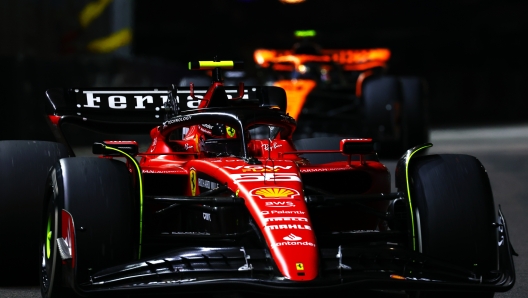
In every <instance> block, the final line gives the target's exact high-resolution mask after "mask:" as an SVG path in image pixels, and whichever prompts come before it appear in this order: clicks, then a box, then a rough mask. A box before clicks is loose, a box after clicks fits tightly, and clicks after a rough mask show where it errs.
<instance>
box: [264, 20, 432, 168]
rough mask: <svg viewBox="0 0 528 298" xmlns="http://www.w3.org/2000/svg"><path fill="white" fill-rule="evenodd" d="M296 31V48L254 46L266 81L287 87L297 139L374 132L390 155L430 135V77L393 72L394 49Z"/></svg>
mask: <svg viewBox="0 0 528 298" xmlns="http://www.w3.org/2000/svg"><path fill="white" fill-rule="evenodd" d="M295 35H296V37H297V38H298V39H299V41H298V42H297V43H296V44H294V46H293V48H291V49H287V50H284V49H282V50H276V49H257V50H255V52H254V60H255V63H256V64H257V66H258V69H259V70H258V77H259V78H260V79H261V80H262V81H263V84H266V85H273V86H279V87H282V88H283V89H284V90H285V91H286V94H287V96H288V106H287V109H286V111H287V112H288V113H289V114H290V116H292V117H293V118H295V119H296V120H297V123H298V124H299V128H298V129H297V131H296V134H295V136H294V138H295V139H297V138H307V137H317V136H342V137H351V136H353V137H369V138H373V139H374V140H375V141H376V142H378V143H379V144H380V148H379V149H380V150H381V152H380V153H381V155H382V157H388V158H394V157H399V155H400V154H401V152H402V151H403V150H405V149H407V148H410V147H412V146H416V145H419V144H423V143H427V142H428V141H429V125H428V115H427V94H426V93H427V92H426V84H425V81H424V80H423V79H421V78H419V77H416V76H393V75H387V74H386V72H387V68H388V67H387V63H388V61H389V58H390V56H391V52H390V50H389V49H386V48H372V49H324V48H321V47H320V46H319V45H318V44H316V43H315V42H314V41H313V39H314V38H315V35H316V32H315V31H314V30H300V31H296V32H295Z"/></svg>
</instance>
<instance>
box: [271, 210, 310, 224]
mask: <svg viewBox="0 0 528 298" xmlns="http://www.w3.org/2000/svg"><path fill="white" fill-rule="evenodd" d="M262 212H265V211H262ZM266 212H267V211H266ZM264 220H265V221H266V222H269V221H304V222H308V218H306V217H268V218H265V219H264Z"/></svg>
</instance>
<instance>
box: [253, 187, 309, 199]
mask: <svg viewBox="0 0 528 298" xmlns="http://www.w3.org/2000/svg"><path fill="white" fill-rule="evenodd" d="M250 193H251V195H253V196H258V197H260V198H261V199H293V198H294V197H295V196H298V195H299V192H298V191H297V190H295V189H292V188H286V187H260V188H256V189H254V190H252V191H251V192H250Z"/></svg>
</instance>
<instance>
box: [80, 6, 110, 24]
mask: <svg viewBox="0 0 528 298" xmlns="http://www.w3.org/2000/svg"><path fill="white" fill-rule="evenodd" d="M112 1H113V0H99V1H92V2H90V3H88V4H87V5H86V6H85V7H84V8H83V10H82V11H81V13H80V14H79V23H80V24H81V26H82V27H83V28H86V27H88V25H90V24H91V23H92V22H93V20H95V19H96V18H97V17H98V16H100V15H101V14H102V13H103V11H104V10H105V8H106V7H107V6H108V5H109V4H110V3H112Z"/></svg>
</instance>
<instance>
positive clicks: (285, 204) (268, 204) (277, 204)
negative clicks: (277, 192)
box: [266, 202, 295, 208]
mask: <svg viewBox="0 0 528 298" xmlns="http://www.w3.org/2000/svg"><path fill="white" fill-rule="evenodd" d="M266 207H279V208H280V207H282V208H288V207H295V204H294V203H292V202H266Z"/></svg>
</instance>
